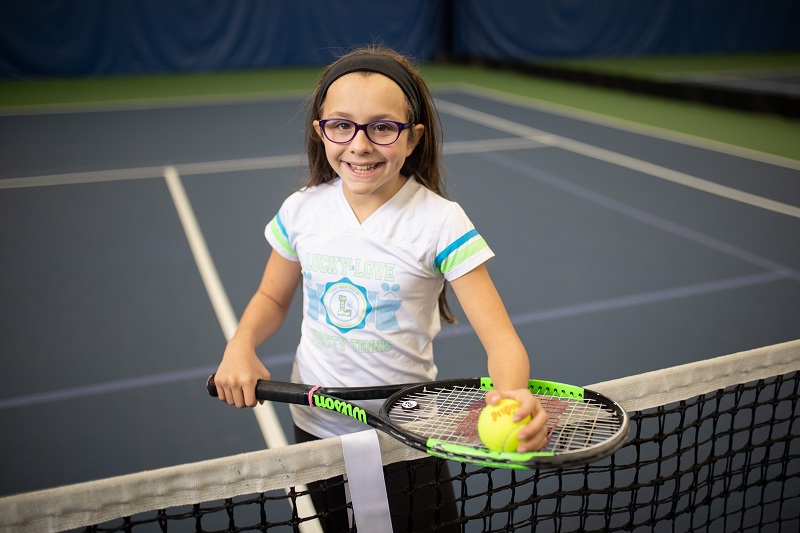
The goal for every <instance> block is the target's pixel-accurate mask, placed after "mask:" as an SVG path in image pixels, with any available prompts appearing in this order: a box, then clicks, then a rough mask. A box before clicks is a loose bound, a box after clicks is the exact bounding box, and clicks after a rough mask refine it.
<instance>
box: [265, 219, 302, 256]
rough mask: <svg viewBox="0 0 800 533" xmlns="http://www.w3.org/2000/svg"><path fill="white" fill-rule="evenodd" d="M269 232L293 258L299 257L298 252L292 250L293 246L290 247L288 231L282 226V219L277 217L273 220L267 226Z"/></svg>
mask: <svg viewBox="0 0 800 533" xmlns="http://www.w3.org/2000/svg"><path fill="white" fill-rule="evenodd" d="M267 231H269V232H270V233H271V234H272V236H273V237H274V238H275V241H276V242H277V243H278V244H279V245H280V247H281V248H283V249H284V250H285V251H286V252H288V253H289V254H291V255H293V256H297V252H295V251H294V250H292V247H291V245H289V238H288V235H286V230H285V229H284V228H283V224H281V221H280V218H279V217H278V215H275V216H274V217H273V218H272V220H270V221H269V224H268V225H267Z"/></svg>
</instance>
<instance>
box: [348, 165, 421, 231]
mask: <svg viewBox="0 0 800 533" xmlns="http://www.w3.org/2000/svg"><path fill="white" fill-rule="evenodd" d="M407 181H408V178H406V177H403V176H400V179H399V180H398V181H397V182H396V183H393V184H392V185H393V186H392V188H391V189H387V190H378V191H374V192H372V193H370V194H353V193H352V192H351V191H349V190H348V189H347V187H344V188H343V193H344V198H345V200H347V203H348V204H349V205H350V209H352V210H353V214H354V215H355V217H356V219H357V220H358V223H359V224H363V223H364V222H366V221H367V219H368V218H369V217H371V216H372V215H373V214H374V213H375V212H376V211H377V210H378V209H380V208H381V207H383V205H384V204H385V203H386V202H388V201H389V200H391V199H392V198H394V195H395V194H397V193H398V192H400V189H402V188H403V186H404V185H405V184H406V182H407Z"/></svg>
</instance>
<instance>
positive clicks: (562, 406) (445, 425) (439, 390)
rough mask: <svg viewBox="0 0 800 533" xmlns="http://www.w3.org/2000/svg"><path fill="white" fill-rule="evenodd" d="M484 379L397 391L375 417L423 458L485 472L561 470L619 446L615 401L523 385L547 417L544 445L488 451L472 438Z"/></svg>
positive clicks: (620, 417) (620, 420) (545, 384)
mask: <svg viewBox="0 0 800 533" xmlns="http://www.w3.org/2000/svg"><path fill="white" fill-rule="evenodd" d="M492 388H493V387H492V384H491V381H490V380H489V379H488V378H470V379H456V380H443V381H437V382H431V383H425V384H420V385H417V386H413V387H409V388H408V389H405V390H403V391H400V392H398V393H396V394H394V395H392V396H391V397H390V398H388V399H387V400H386V402H384V404H383V406H382V407H381V410H380V413H379V418H383V419H385V420H387V421H388V422H389V424H390V425H391V426H392V427H393V428H394V431H393V432H392V433H393V434H394V435H395V437H396V438H400V439H401V440H403V441H404V442H406V443H407V444H409V445H411V446H414V447H415V448H418V449H421V450H423V451H426V452H427V453H429V454H430V455H434V456H437V457H443V458H445V459H450V460H454V461H460V462H466V463H472V464H477V465H481V466H489V467H492V468H517V469H535V468H561V467H568V466H574V465H579V464H585V463H587V462H590V461H594V460H597V459H601V458H603V457H607V456H608V455H611V454H612V453H614V452H615V451H617V450H618V449H619V448H620V447H621V446H623V445H624V444H625V442H626V441H627V438H628V432H629V419H628V414H627V413H626V412H625V410H624V409H623V408H622V407H621V406H620V405H619V404H617V403H616V402H614V401H613V400H611V399H610V398H607V397H606V396H604V395H602V394H600V393H597V392H595V391H592V390H589V389H584V388H581V387H575V386H572V385H566V384H563V383H556V382H550V381H541V380H531V381H530V382H529V389H530V390H531V393H532V394H533V395H534V396H535V397H536V398H537V399H538V400H539V402H540V403H541V404H542V406H543V407H544V408H545V411H547V413H548V417H549V421H548V425H547V431H548V440H547V444H546V445H545V447H544V448H543V449H542V450H541V451H538V452H528V453H517V452H495V451H492V450H489V449H488V448H486V447H485V446H484V445H483V443H482V442H481V440H480V437H479V436H478V417H479V416H480V413H481V411H482V409H483V408H484V407H485V405H486V403H485V396H486V392H487V391H488V390H490V389H492Z"/></svg>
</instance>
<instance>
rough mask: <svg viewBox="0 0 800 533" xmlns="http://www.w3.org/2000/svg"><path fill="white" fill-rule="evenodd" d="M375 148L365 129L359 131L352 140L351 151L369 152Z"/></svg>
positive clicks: (358, 152)
mask: <svg viewBox="0 0 800 533" xmlns="http://www.w3.org/2000/svg"><path fill="white" fill-rule="evenodd" d="M372 149H373V145H372V142H371V141H370V140H369V137H367V132H366V131H364V130H361V131H357V132H356V136H355V137H353V139H352V140H351V141H350V151H351V152H352V153H355V154H364V153H369V152H371V151H372Z"/></svg>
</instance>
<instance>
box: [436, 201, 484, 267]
mask: <svg viewBox="0 0 800 533" xmlns="http://www.w3.org/2000/svg"><path fill="white" fill-rule="evenodd" d="M440 227H441V231H440V233H439V237H438V242H437V243H436V259H435V260H434V265H433V267H434V269H436V270H438V271H439V272H441V274H442V275H443V276H444V277H445V279H446V280H447V281H453V280H454V279H458V278H460V277H461V276H463V275H464V274H466V273H468V272H469V271H471V270H473V269H475V268H476V267H478V266H480V265H482V264H483V263H485V262H486V261H488V260H489V259H491V258H492V257H494V252H492V250H491V249H490V248H489V245H488V244H487V243H486V241H485V240H484V238H483V237H481V235H480V233H478V230H477V229H475V226H474V225H473V224H472V222H471V221H470V220H469V218H468V217H467V214H466V213H465V212H464V210H463V209H462V208H461V206H460V205H458V204H457V203H455V202H451V203H450V209H448V210H447V212H446V214H445V218H444V220H443V221H442V224H441V226H440Z"/></svg>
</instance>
